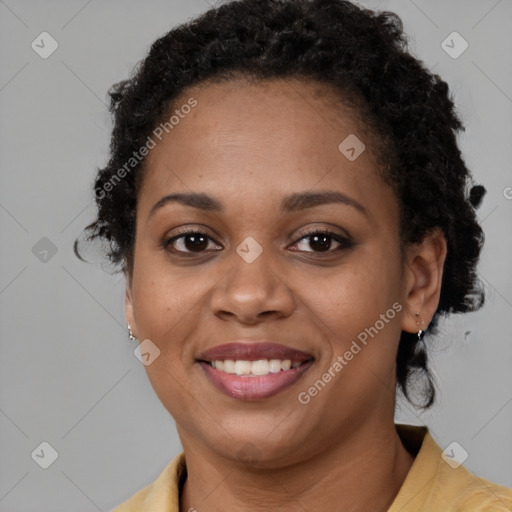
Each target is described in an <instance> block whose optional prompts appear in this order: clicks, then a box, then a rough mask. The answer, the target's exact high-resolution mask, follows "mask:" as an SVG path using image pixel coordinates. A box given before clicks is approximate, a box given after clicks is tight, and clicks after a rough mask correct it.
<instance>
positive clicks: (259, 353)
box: [88, 0, 512, 512]
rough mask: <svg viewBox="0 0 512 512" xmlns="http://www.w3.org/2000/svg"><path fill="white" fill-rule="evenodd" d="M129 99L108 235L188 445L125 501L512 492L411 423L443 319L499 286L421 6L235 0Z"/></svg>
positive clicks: (136, 80) (144, 67) (151, 368)
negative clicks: (411, 42) (418, 50)
mask: <svg viewBox="0 0 512 512" xmlns="http://www.w3.org/2000/svg"><path fill="white" fill-rule="evenodd" d="M111 98H112V112H113V114H114V118H115V126H114V130H113V135H112V143H111V157H110V161H109V163H108V165H107V166H106V167H105V168H103V169H101V170H100V171H99V173H98V176H97V179H96V183H95V188H96V199H97V204H98V217H97V219H96V221H95V222H94V223H93V224H91V225H90V226H88V230H89V237H90V239H91V240H92V239H95V238H103V239H104V240H106V241H107V242H109V244H110V245H109V247H110V252H109V254H108V255H109V257H110V259H111V260H112V261H113V262H114V263H116V264H120V265H121V268H122V270H123V272H124V273H125V275H126V280H127V288H126V300H125V308H126V317H127V321H128V329H129V334H130V336H131V337H132V339H138V340H139V343H140V352H141V360H142V361H143V363H144V364H145V368H146V371H147V374H148V377H149V379H150V382H151V384H152V386H153V388H154V390H155V392H156V393H157V395H158V397H159V398H160V400H161V401H162V403H163V405H164V406H165V407H166V409H167V410H168V411H169V413H170V414H171V415H172V416H173V418H174V419H175V421H176V426H177V430H178V433H179V437H180V440H181V442H182V445H183V450H184V451H183V453H181V454H179V455H178V456H177V457H176V458H175V459H174V460H173V461H171V462H170V464H169V465H168V466H167V468H166V469H165V470H164V472H163V473H162V474H161V475H160V477H159V478H158V479H157V480H156V482H154V483H153V484H152V485H150V486H148V487H146V488H145V489H143V490H141V491H140V492H138V493H137V494H136V495H135V496H133V497H131V498H130V499H128V501H126V502H125V503H124V504H123V505H121V506H119V507H118V508H116V509H115V510H116V512H127V511H138V512H140V511H145V510H146V511H152V512H160V511H162V512H163V511H166V512H170V511H173V512H177V511H192V510H197V511H199V512H202V511H217V510H223V511H225V510H251V511H254V510H275V509H279V510H290V511H292V510H294V511H295V510H309V511H313V510H329V511H331V510H354V511H356V510H357V511H359V510H361V511H369V510H371V511H385V510H389V511H392V512H398V511H402V512H407V511H415V512H417V511H420V510H422V511H427V510H428V511H441V510H442V511H446V510H464V511H469V510H471V511H475V510H502V511H505V510H508V511H510V510H512V491H511V490H509V489H506V488H505V487H502V486H499V485H496V484H493V483H490V482H488V481H486V480H483V479H481V478H479V477H477V476H475V475H473V474H471V473H470V472H469V471H467V470H466V469H465V468H464V467H463V466H462V465H460V462H461V459H462V458H463V457H461V453H460V448H461V447H460V445H459V446H458V445H454V446H452V447H451V448H450V449H449V450H446V451H445V452H444V453H442V451H441V448H440V447H439V446H438V445H437V444H436V443H435V442H434V440H433V439H432V437H431V436H430V434H429V432H428V429H427V428H426V427H412V426H407V425H395V424H394V408H395V396H396V393H395V390H396V387H397V385H398V388H399V390H401V391H402V392H403V393H404V394H405V395H406V396H407V397H409V398H410V399H411V400H413V397H415V400H416V402H417V403H418V400H419V403H418V405H420V406H423V407H428V406H430V405H431V404H432V403H433V401H434V387H433V383H432V379H431V376H430V373H429V371H428V367H427V354H426V345H425V340H424V339H423V338H424V335H427V339H428V337H430V336H431V335H433V334H435V332H436V326H437V322H438V319H439V317H440V315H443V314H447V313H451V312H466V311H474V310H477V309H478V308H480V307H481V305H482V304H483V293H482V292H481V290H480V289H479V287H478V283H477V280H476V264H477V261H478V258H479V254H480V250H481V247H482V243H483V233H482V230H481V228H480V226H479V225H478V223H477V221H476V216H475V208H476V207H477V206H478V204H479V202H480V200H481V198H482V196H483V193H484V191H485V190H484V189H483V187H480V186H474V187H473V188H471V191H470V193H469V194H468V193H467V190H468V185H469V184H470V183H471V176H470V174H469V171H468V169H467V168H466V166H465V164H464V162H463V160H462V158H461V155H460V151H459V149H458V147H457V145H456V140H455V135H456V132H457V131H458V130H460V129H462V126H461V123H460V121H459V119H458V117H457V115H456V113H455V112H454V105H453V103H452V101H451V99H450V97H449V93H448V87H447V85H446V83H445V82H443V81H442V80H441V79H440V78H439V77H438V76H436V75H432V74H431V73H429V72H428V71H427V70H426V69H425V68H424V67H423V65H422V64H421V63H420V62H419V61H417V60H416V59H414V58H413V57H412V56H411V55H409V54H408V53H407V51H406V49H405V37H404V34H403V32H402V26H401V22H400V20H399V19H398V18H397V17H396V16H395V15H393V14H391V13H381V14H376V13H373V12H371V11H368V10H363V9H361V8H359V7H357V6H355V5H353V4H352V3H350V2H348V1H340V0H311V1H306V0H290V1H277V0H274V1H272V0H263V1H262V0H241V1H235V2H228V3H226V4H225V5H222V6H221V7H219V8H217V9H211V10H209V11H208V12H206V13H205V14H203V15H202V16H200V17H199V18H197V19H195V20H192V21H191V22H189V23H187V24H185V25H182V26H179V27H177V28H175V29H173V30H171V31H170V32H169V33H168V34H167V35H165V36H163V37H162V38H160V39H159V40H157V41H156V42H155V43H154V44H153V45H152V47H151V50H150V52H149V54H148V56H147V57H146V58H145V60H144V61H143V62H142V64H141V65H140V66H139V67H138V69H137V71H136V73H135V75H134V76H133V77H132V78H131V79H130V80H126V81H123V82H121V83H119V84H116V86H115V87H114V88H113V90H112V91H111ZM411 377H413V378H414V382H415V384H416V387H411ZM418 386H420V388H418ZM418 392H421V395H420V397H418Z"/></svg>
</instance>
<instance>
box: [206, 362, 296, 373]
mask: <svg viewBox="0 0 512 512" xmlns="http://www.w3.org/2000/svg"><path fill="white" fill-rule="evenodd" d="M301 364H302V363H300V362H298V361H296V362H294V363H293V364H292V362H291V360H290V359H284V360H282V359H270V360H268V359H259V360H258V361H245V360H242V359H238V360H236V361H235V360H233V359H226V360H225V361H221V360H218V361H211V365H212V367H213V368H215V369H217V370H219V371H221V372H226V373H235V374H236V375H248V376H251V377H256V376H260V375H268V374H269V373H279V372H280V371H281V370H283V371H286V370H289V369H290V368H298V367H299V366H300V365H301Z"/></svg>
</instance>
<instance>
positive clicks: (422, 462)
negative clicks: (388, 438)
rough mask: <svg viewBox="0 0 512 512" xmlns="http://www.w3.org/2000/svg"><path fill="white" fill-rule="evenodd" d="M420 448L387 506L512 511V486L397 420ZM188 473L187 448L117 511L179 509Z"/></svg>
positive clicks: (402, 511) (396, 510)
mask: <svg viewBox="0 0 512 512" xmlns="http://www.w3.org/2000/svg"><path fill="white" fill-rule="evenodd" d="M396 428H397V431H398V434H399V435H400V438H401V439H402V441H403V443H404V445H405V446H406V447H407V449H408V450H410V451H411V453H414V454H417V455H416V458H415V460H414V463H413V465H412V467H411V469H410V470H409V473H408V474H407V478H406V479H405V481H404V483H403V484H402V487H401V488H400V491H399V493H398V494H397V496H396V498H395V500H394V501H393V504H392V505H391V507H390V508H389V510H388V512H512V489H508V488H506V487H503V486H501V485H497V484H493V483H491V482H489V481H487V480H484V479H483V478H480V477H478V476H476V475H474V474H472V473H470V472H469V471H468V470H467V469H465V468H464V466H462V465H461V466H458V467H456V468H453V467H452V466H454V465H455V464H452V465H449V464H448V463H447V462H446V461H445V460H444V459H443V458H442V456H441V455H442V450H441V448H440V447H439V445H438V444H437V443H436V442H435V441H434V439H433V438H432V436H431V435H430V433H429V431H428V429H427V428H426V427H415V426H412V425H396ZM185 476H186V465H185V454H184V452H182V453H180V454H179V455H177V456H176V457H175V458H174V459H173V460H172V461H171V462H170V463H169V464H168V465H167V467H166V468H165V469H164V471H163V472H162V473H161V474H160V476H159V477H158V478H157V479H156V480H155V481H154V482H153V483H152V484H150V485H148V486H147V487H144V489H141V490H140V491H139V492H137V493H136V494H135V495H133V496H132V497H131V498H130V499H129V500H128V501H125V502H124V503H123V504H122V505H120V506H119V507H117V508H115V509H114V510H113V511H112V512H180V507H179V492H180V491H179V490H180V486H181V484H182V483H183V482H180V480H182V479H184V477H185Z"/></svg>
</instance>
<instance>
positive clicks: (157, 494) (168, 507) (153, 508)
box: [110, 452, 186, 512]
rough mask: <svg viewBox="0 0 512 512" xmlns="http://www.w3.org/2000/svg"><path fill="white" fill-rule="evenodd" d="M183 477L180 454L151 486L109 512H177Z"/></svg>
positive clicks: (183, 462)
mask: <svg viewBox="0 0 512 512" xmlns="http://www.w3.org/2000/svg"><path fill="white" fill-rule="evenodd" d="M185 475H186V465H185V454H184V452H181V453H180V454H178V455H176V457H174V459H172V460H171V462H169V464H168V465H167V466H166V467H165V469H164V470H163V471H162V473H160V475H159V476H158V478H157V479H156V480H155V481H154V482H153V483H152V484H150V485H147V486H146V487H144V488H143V489H141V490H140V491H138V492H137V493H136V494H134V495H133V496H132V497H131V498H129V499H128V500H127V501H125V502H124V503H122V504H121V505H119V506H118V507H116V508H115V509H113V510H111V511H110V512H179V493H180V484H181V479H182V476H185Z"/></svg>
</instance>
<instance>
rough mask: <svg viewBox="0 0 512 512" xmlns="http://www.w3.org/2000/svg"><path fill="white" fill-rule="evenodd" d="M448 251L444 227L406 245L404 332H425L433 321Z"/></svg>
mask: <svg viewBox="0 0 512 512" xmlns="http://www.w3.org/2000/svg"><path fill="white" fill-rule="evenodd" d="M446 253H447V244H446V239H445V237H444V234H443V231H442V230H441V229H440V228H436V229H434V230H432V231H431V232H429V233H428V234H427V235H426V236H425V238H424V239H423V241H422V242H420V243H418V244H413V245H411V246H409V247H407V248H406V256H405V283H406V285H405V286H406V289H405V290H404V293H405V304H404V306H405V307H404V310H405V312H404V316H403V320H402V330H403V331H406V332H411V333H416V332H418V331H419V330H422V331H424V330H425V329H426V328H427V326H428V324H429V323H430V322H431V320H432V317H433V316H434V313H435V312H436V309H437V306H438V305H439V297H440V295H441V283H442V278H443V268H444V262H445V259H446ZM416 313H419V316H416ZM422 320H423V322H422ZM416 322H419V325H418V324H417V323H416Z"/></svg>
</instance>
